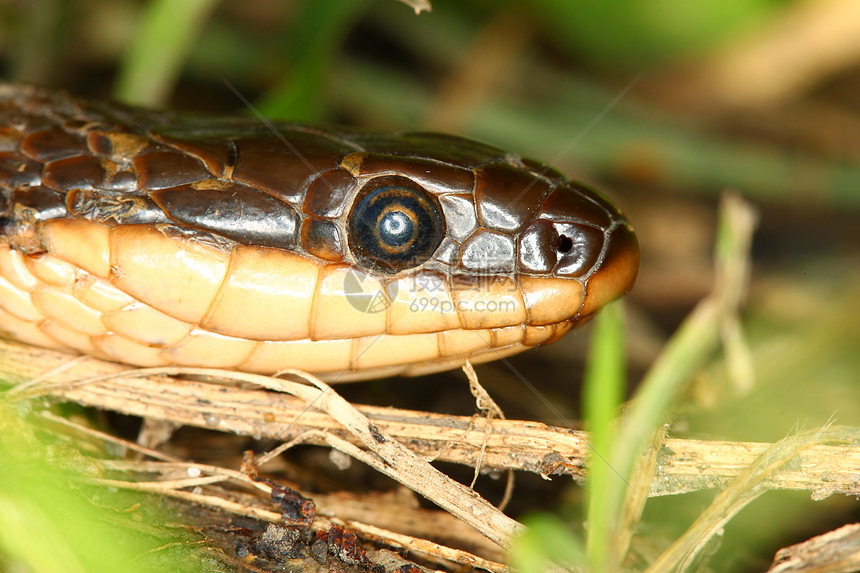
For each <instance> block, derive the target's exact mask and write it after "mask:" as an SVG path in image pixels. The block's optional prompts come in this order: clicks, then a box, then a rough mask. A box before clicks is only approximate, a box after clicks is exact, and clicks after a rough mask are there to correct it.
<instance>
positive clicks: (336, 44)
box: [256, 0, 368, 121]
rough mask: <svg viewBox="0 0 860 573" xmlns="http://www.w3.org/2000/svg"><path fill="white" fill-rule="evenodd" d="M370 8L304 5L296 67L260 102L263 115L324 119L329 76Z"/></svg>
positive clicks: (345, 1)
mask: <svg viewBox="0 0 860 573" xmlns="http://www.w3.org/2000/svg"><path fill="white" fill-rule="evenodd" d="M367 4H368V2H367V0H330V1H328V2H318V1H317V0H309V1H306V2H304V3H303V4H302V5H301V11H300V14H299V15H298V17H297V18H296V22H295V25H294V30H293V36H292V41H291V42H290V46H289V52H290V55H289V57H290V60H291V61H292V63H293V67H292V69H291V70H290V72H289V73H288V74H287V75H286V76H285V77H284V78H283V79H282V80H281V81H280V82H279V83H278V85H276V86H275V87H274V88H272V89H271V90H270V91H269V92H268V93H266V94H265V95H264V96H262V97H261V98H260V99H259V100H258V101H257V104H256V107H257V109H258V110H259V111H260V112H261V113H262V114H263V115H265V116H267V117H271V118H281V119H291V120H298V121H312V120H319V119H321V118H322V115H323V111H324V109H325V106H324V105H323V87H324V80H325V76H326V73H327V71H328V70H329V69H330V68H331V62H332V61H333V60H334V57H335V54H337V52H338V51H339V49H340V47H341V44H342V43H343V40H344V39H345V37H346V33H347V32H348V31H349V29H350V27H351V26H352V24H353V23H354V22H355V20H356V18H357V17H358V16H360V15H361V13H362V12H363V11H364V10H365V9H366V6H367Z"/></svg>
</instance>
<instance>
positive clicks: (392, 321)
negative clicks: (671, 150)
mask: <svg viewBox="0 0 860 573" xmlns="http://www.w3.org/2000/svg"><path fill="white" fill-rule="evenodd" d="M638 267H639V245H638V240H637V237H636V233H635V231H634V230H633V228H632V226H631V225H630V223H629V222H628V220H627V218H626V217H625V216H624V215H623V214H622V213H621V211H620V210H619V209H618V208H617V207H616V206H615V205H614V204H613V203H611V202H610V201H609V200H608V199H607V198H605V197H604V196H603V195H601V194H600V193H599V192H597V191H596V190H594V189H592V188H591V187H589V186H587V185H586V184H584V183H580V182H577V181H572V180H569V179H567V178H565V177H564V176H563V175H562V174H560V173H559V172H558V171H556V170H555V169H553V168H551V167H549V166H548V165H546V164H544V163H540V162H538V161H534V160H531V159H527V158H523V157H520V156H518V155H516V154H513V153H508V152H505V151H503V150H501V149H497V148H495V147H492V146H489V145H485V144H483V143H479V142H476V141H472V140H469V139H464V138H461V137H457V136H453V135H445V134H438V133H424V132H397V133H395V132H384V131H370V130H362V129H357V128H349V127H339V126H331V125H305V124H299V123H287V122H263V121H260V120H257V119H254V118H252V117H221V116H212V115H205V114H195V113H188V112H174V111H156V110H148V109H139V108H132V107H127V106H123V105H121V104H116V103H109V102H102V101H91V100H84V99H78V98H75V97H73V96H70V95H69V94H67V93H65V92H58V91H49V90H45V89H41V88H37V87H33V86H23V85H16V84H0V337H3V338H7V339H11V340H14V341H18V342H22V343H25V344H29V345H35V346H40V347H44V348H49V349H54V350H60V351H64V352H70V353H76V354H82V355H88V356H92V357H95V358H98V359H102V360H108V361H113V362H119V363H123V364H127V365H132V366H138V367H159V366H194V367H211V368H223V369H231V370H238V371H244V372H251V373H263V374H272V373H276V372H279V371H281V370H283V369H288V368H291V369H299V370H303V371H306V372H310V373H312V374H315V375H317V376H319V377H321V378H322V379H324V380H329V381H348V380H363V379H368V378H379V377H387V376H395V375H401V376H416V375H421V374H425V373H431V372H437V371H442V370H447V369H452V368H456V367H459V366H462V365H463V364H464V363H466V362H467V361H469V362H471V363H481V362H486V361H490V360H495V359H498V358H504V357H507V356H510V355H513V354H515V353H518V352H520V351H523V350H526V349H528V348H531V347H535V346H538V345H544V344H549V343H552V342H554V341H556V340H558V339H559V338H560V337H561V336H563V335H564V334H565V333H567V332H568V331H570V330H571V329H573V328H574V327H576V326H578V325H580V324H582V323H583V322H585V321H587V320H588V319H590V318H591V317H593V316H594V315H595V314H596V313H597V312H598V311H599V310H600V308H601V307H603V306H604V305H606V304H607V303H609V302H610V301H612V300H615V299H617V298H619V297H620V296H622V295H623V294H625V293H626V292H627V291H628V290H629V289H630V288H631V287H632V285H633V283H634V281H635V278H636V275H637V272H638Z"/></svg>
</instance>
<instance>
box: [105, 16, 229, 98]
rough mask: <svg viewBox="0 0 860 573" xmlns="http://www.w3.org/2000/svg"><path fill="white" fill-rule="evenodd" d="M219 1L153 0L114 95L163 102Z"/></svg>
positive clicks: (121, 71) (128, 54)
mask: <svg viewBox="0 0 860 573" xmlns="http://www.w3.org/2000/svg"><path fill="white" fill-rule="evenodd" d="M216 2H217V0H154V1H153V2H151V3H150V4H149V5H147V7H146V9H145V11H144V14H143V18H142V21H141V23H140V27H139V28H138V30H137V35H136V36H135V38H134V40H133V41H132V44H131V46H130V47H129V49H128V51H127V52H126V53H125V57H124V61H123V63H122V66H121V68H120V71H119V77H118V79H117V83H116V86H115V88H114V92H113V96H114V97H115V98H116V99H118V100H120V101H122V102H125V103H127V104H131V105H142V106H149V107H156V106H161V105H164V103H165V102H166V101H167V98H168V95H169V94H170V90H171V89H172V88H173V85H174V84H175V83H176V80H177V78H178V77H179V71H180V69H181V67H182V63H183V62H184V61H185V58H186V56H187V55H188V51H189V49H190V47H191V44H192V42H193V41H194V40H195V38H196V37H197V34H198V33H199V31H200V29H201V28H202V25H203V23H204V21H205V20H206V18H207V16H208V14H209V12H210V10H211V9H212V8H213V6H214V5H215V3H216Z"/></svg>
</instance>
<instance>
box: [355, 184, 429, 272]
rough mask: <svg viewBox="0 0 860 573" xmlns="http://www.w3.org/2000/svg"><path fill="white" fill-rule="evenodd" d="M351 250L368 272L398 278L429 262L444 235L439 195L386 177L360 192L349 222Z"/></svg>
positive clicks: (366, 186) (415, 185)
mask: <svg viewBox="0 0 860 573" xmlns="http://www.w3.org/2000/svg"><path fill="white" fill-rule="evenodd" d="M348 226H349V244H350V250H351V252H352V254H353V256H354V257H355V258H356V260H357V261H358V262H359V263H361V264H362V265H364V266H365V267H368V268H371V269H374V270H377V271H381V272H385V273H396V272H399V271H402V270H404V269H408V268H411V267H415V266H418V265H420V264H421V263H423V262H424V261H426V260H427V259H428V258H430V256H431V255H432V254H433V252H434V251H435V250H436V248H437V247H438V246H439V243H441V242H442V237H443V236H444V233H445V221H444V218H443V217H442V209H441V207H440V205H439V201H438V200H437V199H436V197H435V195H433V194H432V193H429V192H428V191H426V190H424V189H423V188H421V187H420V186H419V185H418V184H416V183H414V182H413V181H411V180H409V179H406V178H403V177H381V178H378V179H374V180H372V181H370V182H369V183H367V184H366V185H365V186H364V188H363V189H362V190H361V191H359V194H358V196H357V197H356V198H355V202H354V203H353V207H352V211H351V212H350V217H349V225H348Z"/></svg>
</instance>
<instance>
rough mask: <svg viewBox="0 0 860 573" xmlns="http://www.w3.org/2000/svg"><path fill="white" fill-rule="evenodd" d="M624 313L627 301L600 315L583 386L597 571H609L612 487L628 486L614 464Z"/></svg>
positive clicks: (590, 547)
mask: <svg viewBox="0 0 860 573" xmlns="http://www.w3.org/2000/svg"><path fill="white" fill-rule="evenodd" d="M625 387H626V377H625V359H624V313H623V306H622V303H620V302H616V303H614V304H610V305H609V306H607V307H606V308H604V309H603V310H602V311H601V312H600V314H599V315H598V316H597V318H596V319H595V324H594V332H593V334H592V338H591V348H590V351H589V357H588V365H587V367H586V370H585V384H584V386H583V396H582V404H583V410H584V412H583V414H584V416H583V418H584V420H585V424H586V430H587V431H588V432H589V442H590V446H591V455H590V459H589V462H588V468H589V479H588V483H587V485H586V500H587V501H586V503H587V518H586V520H587V523H588V528H587V533H588V535H587V540H586V548H587V552H588V563H589V567H590V569H591V570H592V571H604V570H606V563H607V562H608V555H607V550H608V549H609V547H610V544H609V543H608V539H607V538H608V536H609V535H610V534H611V526H612V523H613V520H612V519H611V516H610V515H609V514H608V512H607V511H606V496H607V493H608V491H609V488H610V487H611V485H613V484H614V485H615V486H616V487H623V486H624V485H625V482H624V479H623V478H622V477H621V476H619V475H618V474H617V473H616V471H615V470H614V469H613V468H612V467H611V466H610V465H609V457H610V456H609V452H610V447H611V445H612V434H613V422H614V420H615V418H616V417H617V416H618V408H619V406H620V405H621V402H622V400H623V399H624V391H625Z"/></svg>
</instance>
